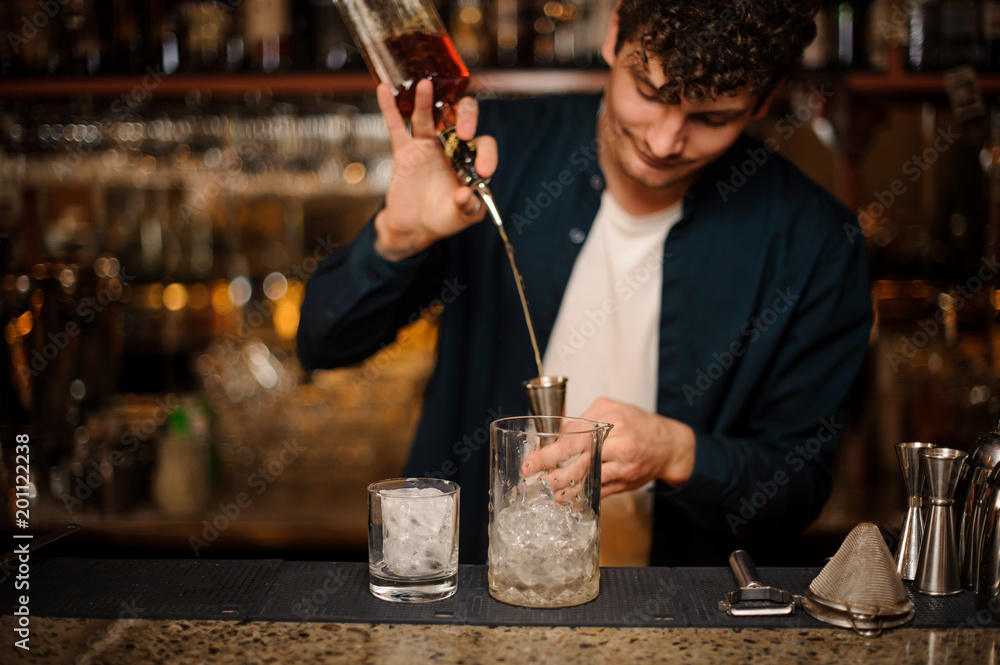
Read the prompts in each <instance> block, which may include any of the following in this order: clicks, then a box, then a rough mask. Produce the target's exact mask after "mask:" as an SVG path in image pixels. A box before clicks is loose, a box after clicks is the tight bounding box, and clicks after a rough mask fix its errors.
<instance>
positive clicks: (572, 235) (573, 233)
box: [569, 229, 587, 245]
mask: <svg viewBox="0 0 1000 665" xmlns="http://www.w3.org/2000/svg"><path fill="white" fill-rule="evenodd" d="M586 239H587V234H586V233H584V232H583V231H581V230H580V229H570V230H569V241H570V242H571V243H573V244H574V245H579V244H580V243H582V242H583V241H584V240H586Z"/></svg>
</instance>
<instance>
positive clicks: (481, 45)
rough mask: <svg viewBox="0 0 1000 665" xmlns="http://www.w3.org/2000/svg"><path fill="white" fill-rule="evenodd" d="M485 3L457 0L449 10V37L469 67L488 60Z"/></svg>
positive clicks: (481, 0)
mask: <svg viewBox="0 0 1000 665" xmlns="http://www.w3.org/2000/svg"><path fill="white" fill-rule="evenodd" d="M485 5H486V3H485V2H484V0H457V2H455V4H454V6H453V7H452V10H451V21H450V26H451V29H450V30H449V32H450V33H451V39H452V41H453V42H454V44H455V50H457V51H458V54H459V55H460V56H462V60H464V61H465V64H466V65H468V66H469V67H483V66H486V65H487V64H488V61H489V49H490V46H491V44H490V41H491V40H490V38H489V35H488V34H487V31H486V6H485Z"/></svg>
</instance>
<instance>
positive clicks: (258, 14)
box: [241, 0, 292, 73]
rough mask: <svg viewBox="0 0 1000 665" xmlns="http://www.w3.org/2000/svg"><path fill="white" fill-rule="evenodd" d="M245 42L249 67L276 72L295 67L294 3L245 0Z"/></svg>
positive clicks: (273, 0) (274, 0)
mask: <svg viewBox="0 0 1000 665" xmlns="http://www.w3.org/2000/svg"><path fill="white" fill-rule="evenodd" d="M241 9H242V10H243V11H242V21H243V43H244V48H245V49H246V53H247V54H248V57H249V67H250V69H252V70H254V71H259V72H268V73H270V72H276V71H279V70H285V69H288V68H289V67H290V66H291V50H292V49H291V4H290V3H289V1H288V0H244V1H243V6H242V8H241Z"/></svg>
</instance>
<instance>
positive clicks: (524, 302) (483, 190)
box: [476, 180, 545, 376]
mask: <svg viewBox="0 0 1000 665" xmlns="http://www.w3.org/2000/svg"><path fill="white" fill-rule="evenodd" d="M476 193H477V194H478V195H479V197H480V198H481V199H482V200H483V203H485V204H486V209H487V210H489V212H490V217H492V218H493V222H494V223H495V224H496V227H497V231H499V232H500V239H501V240H503V246H504V249H505V250H506V251H507V260H508V261H509V262H510V269H511V272H513V273H514V283H515V284H516V285H517V296H518V298H520V299H521V309H522V310H523V311H524V322H525V324H526V325H527V326H528V337H530V338H531V350H532V351H533V352H534V354H535V365H536V366H537V368H538V376H545V372H543V371H542V354H541V353H540V352H539V350H538V339H537V338H536V337H535V327H534V325H532V323H531V314H530V313H529V312H528V299H527V298H526V297H525V295H524V280H523V279H522V278H521V271H520V270H518V269H517V262H516V261H515V260H514V246H513V245H511V244H510V238H508V237H507V232H506V231H505V230H504V227H503V220H502V219H500V211H498V210H497V207H496V204H495V203H494V202H493V194H492V193H491V192H490V188H489V187H487V186H486V183H485V182H483V181H482V180H480V181H479V182H478V183H476Z"/></svg>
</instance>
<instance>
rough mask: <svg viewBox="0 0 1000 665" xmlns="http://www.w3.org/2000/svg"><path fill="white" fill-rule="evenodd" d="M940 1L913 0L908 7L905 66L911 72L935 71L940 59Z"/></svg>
mask: <svg viewBox="0 0 1000 665" xmlns="http://www.w3.org/2000/svg"><path fill="white" fill-rule="evenodd" d="M940 30H941V4H940V0H915V1H914V2H913V3H912V5H910V27H909V44H908V46H907V53H906V64H907V66H908V67H909V68H910V69H912V70H913V71H922V70H927V69H936V68H937V67H938V63H939V61H940V57H941V55H940V54H941V34H940Z"/></svg>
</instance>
